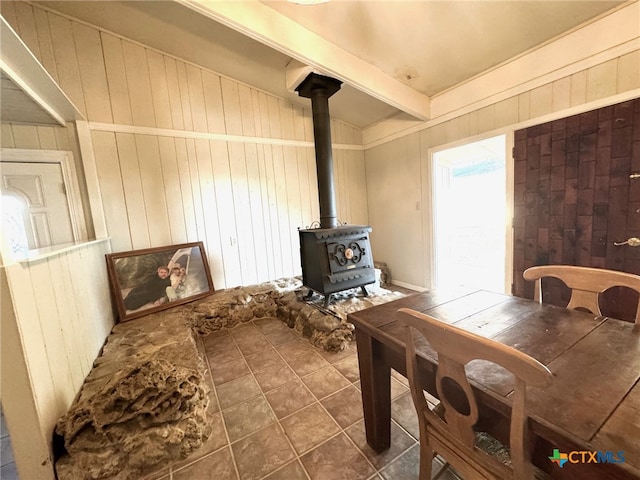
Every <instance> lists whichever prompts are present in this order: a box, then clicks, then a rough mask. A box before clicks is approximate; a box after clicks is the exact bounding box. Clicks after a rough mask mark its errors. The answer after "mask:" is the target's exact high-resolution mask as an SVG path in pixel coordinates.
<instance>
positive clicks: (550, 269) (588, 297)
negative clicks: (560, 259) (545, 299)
mask: <svg viewBox="0 0 640 480" xmlns="http://www.w3.org/2000/svg"><path fill="white" fill-rule="evenodd" d="M523 276H524V279H525V280H535V282H536V285H535V291H534V300H536V301H538V302H540V303H542V278H543V277H554V278H557V279H559V280H561V281H563V282H564V284H565V285H566V286H567V287H569V288H570V289H571V299H570V300H569V304H568V305H567V308H570V309H577V308H584V309H586V310H589V311H590V312H591V313H593V314H595V315H602V312H601V311H600V305H599V302H598V295H599V294H600V293H602V292H604V291H605V290H608V289H609V288H612V287H627V288H630V289H632V290H635V291H636V292H638V295H640V276H638V275H633V274H631V273H626V272H618V271H615V270H605V269H603V268H590V267H577V266H572V265H542V266H538V267H531V268H528V269H527V270H525V271H524V274H523ZM635 322H636V323H640V300H639V301H638V309H637V311H636V318H635Z"/></svg>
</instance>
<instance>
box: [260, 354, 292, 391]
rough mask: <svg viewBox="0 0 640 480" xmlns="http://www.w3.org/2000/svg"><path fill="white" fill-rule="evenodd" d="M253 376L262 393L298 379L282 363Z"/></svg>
mask: <svg viewBox="0 0 640 480" xmlns="http://www.w3.org/2000/svg"><path fill="white" fill-rule="evenodd" d="M254 375H255V377H256V381H257V382H258V385H260V388H261V389H262V391H263V392H269V391H271V390H273V389H275V388H278V387H280V386H282V385H284V384H285V383H289V382H291V381H293V380H296V379H297V378H298V377H297V376H296V374H295V373H294V372H293V370H291V369H290V368H289V367H288V366H287V364H286V363H284V361H282V362H281V364H280V365H273V366H271V367H268V368H265V369H263V370H260V371H259V372H256V373H255V374H254Z"/></svg>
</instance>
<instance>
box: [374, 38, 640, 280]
mask: <svg viewBox="0 0 640 480" xmlns="http://www.w3.org/2000/svg"><path fill="white" fill-rule="evenodd" d="M636 28H637V27H636ZM636 35H637V32H636ZM583 47H584V45H575V46H574V48H583ZM639 47H640V40H639V41H637V42H636V50H634V51H632V52H629V53H625V54H624V55H622V56H620V57H615V58H611V59H608V60H606V61H604V62H603V63H601V64H596V65H592V66H590V67H589V68H586V69H584V70H579V71H575V72H572V73H566V71H563V75H564V74H565V73H566V76H561V77H559V78H555V79H553V80H552V81H550V82H549V83H547V84H544V85H537V82H536V79H535V77H536V72H535V71H522V72H520V73H521V74H522V77H521V82H522V83H523V84H525V85H526V84H527V83H530V84H531V85H535V86H533V87H532V88H531V89H529V90H526V89H524V91H522V93H520V94H518V95H514V96H510V97H507V98H499V97H498V98H497V101H496V102H495V103H490V104H488V105H485V106H482V107H481V108H479V109H477V110H471V111H468V112H467V113H464V114H462V115H460V116H453V117H451V116H450V115H448V114H447V115H444V116H443V118H442V119H437V118H436V119H432V120H431V121H429V122H426V123H423V124H415V122H411V123H410V127H409V128H407V129H405V130H404V132H402V131H400V132H399V133H393V134H390V133H389V132H388V131H385V130H384V129H382V128H377V129H376V131H375V132H365V137H366V138H367V139H368V142H369V143H368V144H367V145H366V152H365V158H366V167H367V191H368V197H367V198H368V208H369V219H370V224H371V226H372V227H373V232H375V234H373V235H372V237H371V243H372V249H373V252H374V255H375V258H376V260H378V261H384V262H387V264H388V265H389V268H390V270H391V276H392V279H393V281H394V282H397V283H398V284H400V285H405V286H414V287H419V288H429V287H431V286H432V284H431V281H432V280H431V277H432V271H431V268H432V266H431V249H432V223H431V215H430V213H429V212H430V210H429V209H430V208H431V203H430V202H431V198H432V189H431V168H432V166H431V158H430V149H434V148H442V147H443V146H455V145H459V144H460V143H463V142H465V141H469V142H471V141H475V140H478V139H480V138H483V137H487V136H491V135H494V134H499V133H505V132H506V133H507V136H508V137H509V138H511V137H512V132H513V131H514V130H516V129H520V128H524V127H527V126H531V125H535V124H540V123H545V122H548V121H551V120H554V119H557V118H562V117H566V116H570V115H574V114H577V113H581V112H585V111H589V110H593V109H596V108H600V107H603V106H606V105H611V104H615V103H619V102H622V101H625V100H628V99H631V98H636V97H638V96H640V48H639ZM563 48H566V45H564V46H563ZM616 51H617V49H613V51H612V54H613V55H615V52H616ZM527 74H528V75H529V76H530V77H531V78H530V79H529V80H527V78H526V75H527ZM465 88H470V87H468V86H467V87H465ZM521 88H522V87H521ZM449 94H450V95H451V94H452V92H450V93H449ZM479 104H482V102H479ZM392 126H393V128H394V129H396V130H399V129H400V127H399V125H398V123H397V122H396V123H395V124H393V125H392ZM372 133H375V134H376V135H377V137H378V139H376V138H375V137H372V136H371V134H372ZM507 159H508V161H510V155H508V158H507ZM394 162H396V163H394ZM390 163H391V165H390ZM408 172H411V175H420V176H421V179H422V181H421V183H420V184H419V185H417V184H416V182H415V179H414V178H413V177H412V176H411V175H410V174H409V173H408ZM420 198H421V199H422V204H421V207H422V209H421V212H416V211H415V204H416V199H420ZM470 201H472V199H470ZM410 219H413V220H414V221H410ZM416 252H421V254H422V256H421V258H422V260H421V261H420V260H418V259H419V258H420V256H418V255H416Z"/></svg>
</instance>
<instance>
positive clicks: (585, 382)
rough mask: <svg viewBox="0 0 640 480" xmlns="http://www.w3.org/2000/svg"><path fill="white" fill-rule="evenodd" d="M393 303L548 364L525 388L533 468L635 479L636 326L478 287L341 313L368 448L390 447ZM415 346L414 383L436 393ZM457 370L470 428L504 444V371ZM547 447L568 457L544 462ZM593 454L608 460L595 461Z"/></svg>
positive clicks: (639, 364) (639, 331)
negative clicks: (475, 419)
mask: <svg viewBox="0 0 640 480" xmlns="http://www.w3.org/2000/svg"><path fill="white" fill-rule="evenodd" d="M399 308H411V309H414V310H417V311H419V312H423V313H426V314H428V315H430V316H432V317H435V318H437V319H439V320H441V321H443V322H447V323H451V324H455V325H456V326H458V327H461V328H464V329H466V330H469V331H471V332H474V333H477V334H479V335H482V336H484V337H488V338H491V339H493V340H496V341H498V342H501V343H503V344H505V345H509V346H511V347H514V348H516V349H518V350H520V351H522V352H525V353H527V354H528V355H530V356H532V357H534V358H536V359H537V360H539V361H540V362H541V363H543V364H544V365H546V366H547V367H548V368H549V370H551V372H552V373H553V380H552V383H551V385H550V386H548V387H545V388H535V387H529V388H528V389H527V411H528V415H529V431H530V437H531V439H530V440H531V449H532V462H533V463H534V464H535V465H536V466H537V467H539V468H540V469H542V470H543V471H545V472H547V473H549V474H550V475H551V476H552V477H553V478H571V479H581V480H587V479H593V480H596V479H597V480H609V479H612V480H614V479H635V480H638V479H640V325H637V324H634V323H631V322H626V321H622V320H617V319H614V318H608V317H604V316H598V315H593V314H591V313H587V312H582V311H575V310H568V309H566V308H560V307H554V306H550V305H541V304H539V303H537V302H534V301H531V300H527V299H523V298H519V297H513V296H509V295H502V294H498V293H493V292H487V291H475V292H470V291H464V290H457V291H456V290H454V291H438V290H431V291H427V292H424V293H420V294H415V295H409V296H406V297H404V298H400V299H398V300H394V301H391V302H388V303H385V304H382V305H378V306H375V307H371V308H368V309H365V310H361V311H359V312H355V313H351V314H349V315H348V321H350V322H351V323H353V324H354V325H355V328H356V342H357V347H358V362H359V367H360V380H361V388H362V402H363V409H364V420H365V429H366V436H367V442H368V444H369V445H370V446H371V447H372V448H373V449H374V450H376V451H378V452H382V451H384V450H386V449H388V448H389V446H390V441H391V383H390V374H391V369H394V370H396V371H397V372H399V373H400V374H402V375H404V376H406V364H405V328H404V327H403V326H401V325H400V324H399V323H398V321H397V310H398V309H399ZM418 352H419V356H420V358H419V360H420V361H419V369H420V372H421V381H422V383H423V385H422V386H423V388H424V389H425V390H426V391H428V392H429V393H431V394H432V395H434V396H436V397H437V391H436V388H435V374H436V369H437V355H436V354H435V352H434V351H433V350H432V349H431V347H430V346H429V345H428V343H427V342H426V341H425V342H422V343H420V345H419V346H418ZM466 369H467V375H468V376H469V378H470V379H471V384H472V386H473V389H474V394H475V396H476V400H477V402H478V406H479V409H480V412H481V421H480V423H479V424H478V425H477V427H478V428H479V429H480V430H482V431H487V432H489V433H491V434H492V435H494V436H495V437H496V438H497V439H499V440H501V441H503V442H507V443H508V431H509V430H508V429H509V420H510V414H511V400H510V395H511V393H512V391H513V386H514V381H513V377H512V376H511V375H510V374H509V373H508V372H506V371H505V370H504V369H502V367H499V366H496V365H494V364H489V363H487V362H485V361H482V360H474V361H472V362H471V363H469V364H468V365H467V368H466ZM554 449H557V450H558V452H559V453H565V454H567V458H568V460H569V461H568V462H566V463H564V465H563V467H562V468H560V467H559V465H558V464H557V462H552V461H551V460H550V459H549V457H551V456H553V454H554ZM572 452H600V453H597V454H593V453H572ZM598 459H600V460H605V459H606V460H608V461H607V462H606V463H605V462H603V461H601V462H600V463H594V461H596V460H598ZM622 460H623V461H622Z"/></svg>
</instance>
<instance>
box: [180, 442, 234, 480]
mask: <svg viewBox="0 0 640 480" xmlns="http://www.w3.org/2000/svg"><path fill="white" fill-rule="evenodd" d="M212 478H215V479H216V480H237V479H238V475H237V474H236V469H235V467H234V465H233V460H232V458H231V451H230V450H229V447H225V448H223V449H222V450H218V451H217V452H215V453H212V454H211V455H209V456H208V457H204V458H202V459H200V460H198V461H197V462H195V463H192V464H191V465H189V466H188V467H184V468H183V469H181V470H178V471H177V472H176V471H174V472H173V476H172V479H173V480H206V479H212Z"/></svg>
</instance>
